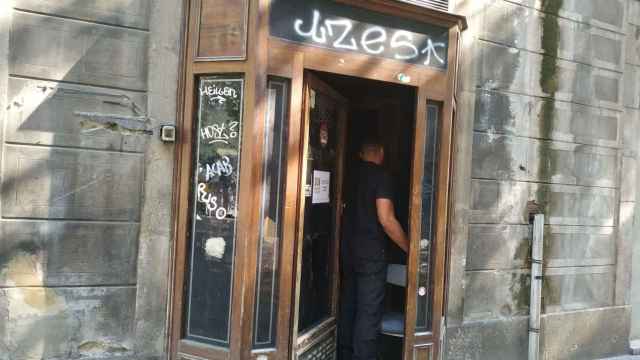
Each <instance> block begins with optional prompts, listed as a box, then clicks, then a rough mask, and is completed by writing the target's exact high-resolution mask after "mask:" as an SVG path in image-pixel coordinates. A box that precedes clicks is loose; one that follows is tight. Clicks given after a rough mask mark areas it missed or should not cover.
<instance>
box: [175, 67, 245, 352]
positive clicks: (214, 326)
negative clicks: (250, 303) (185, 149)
mask: <svg viewBox="0 0 640 360" xmlns="http://www.w3.org/2000/svg"><path fill="white" fill-rule="evenodd" d="M243 85H244V80H243V79H242V78H241V77H239V76H228V75H226V76H207V77H202V78H199V79H198V90H197V91H198V93H197V94H198V111H197V114H198V115H197V116H198V117H197V123H196V125H195V129H194V130H195V131H196V132H195V134H196V136H197V139H198V140H197V141H196V142H195V144H194V147H195V163H194V170H195V173H194V180H193V187H192V199H191V207H192V209H191V210H192V215H191V220H190V221H191V233H190V234H189V236H190V241H189V246H190V249H189V269H188V276H189V277H188V280H187V281H188V286H187V289H186V291H187V293H186V307H185V309H186V310H185V311H186V316H185V324H184V327H185V329H184V330H185V331H184V333H185V338H186V339H189V340H193V341H198V342H204V343H208V344H212V345H217V346H223V347H228V345H229V327H230V317H231V299H232V298H233V272H234V250H235V240H236V217H237V212H238V209H237V198H238V178H239V177H238V175H239V170H240V169H239V167H240V138H241V136H240V134H241V133H242V98H243Z"/></svg>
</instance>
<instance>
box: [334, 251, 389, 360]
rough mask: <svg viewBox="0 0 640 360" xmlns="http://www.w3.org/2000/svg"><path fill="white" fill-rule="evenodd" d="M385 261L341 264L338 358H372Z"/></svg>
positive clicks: (370, 359)
mask: <svg viewBox="0 0 640 360" xmlns="http://www.w3.org/2000/svg"><path fill="white" fill-rule="evenodd" d="M386 270H387V264H386V263H385V262H378V261H375V262H373V261H366V262H360V264H358V265H343V268H342V273H343V275H342V283H341V292H340V297H341V298H340V299H341V301H340V318H339V340H338V342H339V344H338V346H339V360H376V358H377V355H378V336H379V334H380V322H381V321H382V313H383V310H384V292H385V283H386V275H387V271H386Z"/></svg>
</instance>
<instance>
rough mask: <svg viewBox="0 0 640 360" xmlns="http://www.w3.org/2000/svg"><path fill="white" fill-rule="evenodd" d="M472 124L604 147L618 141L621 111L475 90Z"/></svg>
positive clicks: (478, 128)
mask: <svg viewBox="0 0 640 360" xmlns="http://www.w3.org/2000/svg"><path fill="white" fill-rule="evenodd" d="M475 109H476V111H475V121H474V122H475V124H474V128H475V130H476V131H479V132H486V133H489V134H505V135H517V136H524V137H532V138H538V139H549V140H559V141H564V142H574V143H579V144H591V145H598V146H606V147H618V146H619V145H620V122H621V118H622V112H620V111H616V110H609V109H604V108H597V107H592V106H586V105H581V104H576V103H569V102H563V101H552V100H550V99H544V98H539V97H534V96H529V95H519V94H508V93H503V92H498V91H484V90H477V92H476V107H475Z"/></svg>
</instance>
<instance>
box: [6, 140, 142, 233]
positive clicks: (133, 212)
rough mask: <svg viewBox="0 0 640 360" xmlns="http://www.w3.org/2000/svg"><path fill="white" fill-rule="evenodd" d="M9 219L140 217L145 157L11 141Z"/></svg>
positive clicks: (8, 194)
mask: <svg viewBox="0 0 640 360" xmlns="http://www.w3.org/2000/svg"><path fill="white" fill-rule="evenodd" d="M4 151H5V163H4V165H3V173H4V178H3V181H4V184H3V187H2V198H1V199H2V204H3V207H2V216H3V217H5V218H40V219H82V220H119V221H138V220H139V218H140V200H141V192H142V188H143V186H142V185H143V156H142V155H139V154H132V153H113V152H103V151H90V150H71V149H47V148H42V147H30V146H18V145H5V147H4Z"/></svg>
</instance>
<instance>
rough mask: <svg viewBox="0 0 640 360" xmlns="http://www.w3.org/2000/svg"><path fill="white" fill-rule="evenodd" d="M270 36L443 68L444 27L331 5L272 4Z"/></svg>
mask: <svg viewBox="0 0 640 360" xmlns="http://www.w3.org/2000/svg"><path fill="white" fill-rule="evenodd" d="M270 14H271V19H270V29H271V30H270V31H271V35H273V36H275V37H278V38H281V39H284V40H288V41H293V42H297V43H303V44H307V45H313V46H319V47H323V48H328V49H332V50H338V51H350V52H358V53H362V54H367V55H371V56H378V57H384V58H389V59H394V60H398V61H402V62H406V63H411V64H416V65H424V66H429V67H435V68H438V69H446V68H447V53H448V47H449V41H448V39H449V31H448V29H447V28H444V27H440V26H436V25H432V24H426V23H420V22H417V21H413V20H410V19H403V18H399V17H393V16H389V15H385V14H380V13H375V12H372V11H368V10H365V9H361V8H358V7H354V6H349V5H345V4H339V3H336V2H334V1H330V0H307V1H300V0H273V1H272V2H271V12H270Z"/></svg>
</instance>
